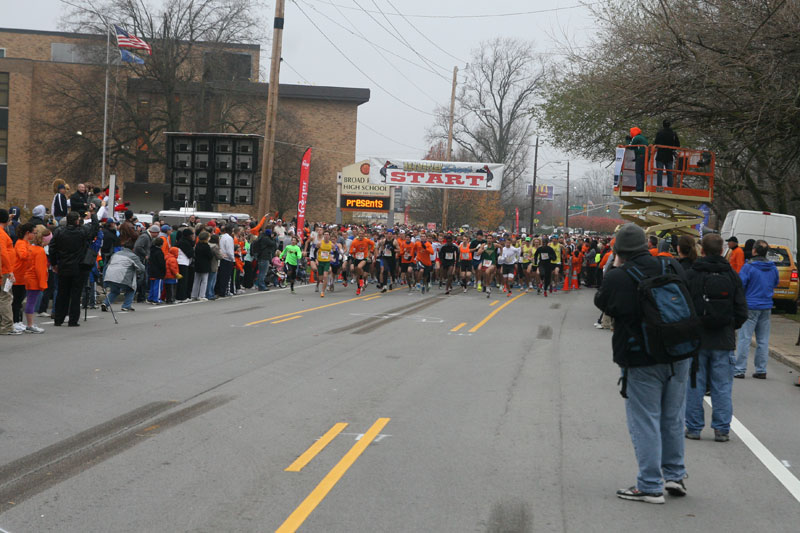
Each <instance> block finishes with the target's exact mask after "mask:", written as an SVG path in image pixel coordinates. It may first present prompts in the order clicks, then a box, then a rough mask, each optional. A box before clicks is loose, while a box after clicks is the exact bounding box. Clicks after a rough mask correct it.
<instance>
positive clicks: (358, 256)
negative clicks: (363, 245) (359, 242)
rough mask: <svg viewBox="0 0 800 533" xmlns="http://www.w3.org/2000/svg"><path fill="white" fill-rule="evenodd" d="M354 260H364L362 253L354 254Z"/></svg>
mask: <svg viewBox="0 0 800 533" xmlns="http://www.w3.org/2000/svg"><path fill="white" fill-rule="evenodd" d="M356 259H358V260H359V261H361V260H362V259H364V252H356Z"/></svg>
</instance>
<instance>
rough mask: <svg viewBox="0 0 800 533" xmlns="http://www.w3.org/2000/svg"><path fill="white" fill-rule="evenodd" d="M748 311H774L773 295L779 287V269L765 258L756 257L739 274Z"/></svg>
mask: <svg viewBox="0 0 800 533" xmlns="http://www.w3.org/2000/svg"><path fill="white" fill-rule="evenodd" d="M739 277H740V278H742V285H743V286H744V293H745V297H746V298H747V308H748V309H772V294H773V292H774V291H775V287H777V286H778V267H776V266H775V263H773V262H772V261H767V259H766V258H764V257H758V256H757V257H754V258H753V259H751V260H750V261H748V262H747V263H745V264H744V266H743V267H742V270H741V271H740V272H739Z"/></svg>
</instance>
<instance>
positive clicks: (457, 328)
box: [450, 322, 467, 331]
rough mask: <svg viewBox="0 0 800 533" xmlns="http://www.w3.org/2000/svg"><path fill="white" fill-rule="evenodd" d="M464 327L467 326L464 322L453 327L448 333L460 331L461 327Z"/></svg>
mask: <svg viewBox="0 0 800 533" xmlns="http://www.w3.org/2000/svg"><path fill="white" fill-rule="evenodd" d="M466 325H467V323H466V322H462V323H461V324H459V325H457V326H456V327H454V328H453V329H451V330H450V331H458V330H460V329H461V328H463V327H464V326H466Z"/></svg>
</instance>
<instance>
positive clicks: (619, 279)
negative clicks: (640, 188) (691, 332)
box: [594, 224, 691, 503]
mask: <svg viewBox="0 0 800 533" xmlns="http://www.w3.org/2000/svg"><path fill="white" fill-rule="evenodd" d="M614 253H615V255H616V258H615V260H614V266H616V267H618V268H613V269H611V270H610V271H609V272H608V274H606V276H605V278H604V279H603V284H602V285H601V286H600V290H599V291H598V292H597V294H595V297H594V303H595V305H596V306H597V307H598V308H600V310H601V311H603V313H605V314H606V315H608V316H610V317H612V318H613V319H614V335H613V337H612V347H613V351H614V362H615V363H617V364H618V365H619V366H620V367H622V368H623V369H626V370H625V372H626V374H627V398H626V400H625V412H626V415H627V419H628V430H629V432H630V436H631V440H632V441H633V448H634V451H635V453H636V460H637V462H638V463H639V475H638V477H637V479H636V485H635V486H633V487H630V488H628V489H621V490H618V491H617V496H618V497H619V498H622V499H624V500H634V501H643V502H647V503H664V501H665V500H664V494H663V489H666V491H667V492H668V493H669V494H670V495H672V496H684V495H685V494H686V486H685V485H684V482H683V479H684V477H686V466H685V463H684V437H683V428H684V416H685V414H684V409H685V405H686V385H687V382H688V380H689V368H690V364H691V359H683V360H680V361H675V362H673V363H671V364H663V363H659V361H658V360H656V359H655V358H654V357H652V356H651V355H650V354H648V353H647V352H646V351H645V350H644V349H643V346H642V342H641V337H642V317H641V316H640V312H639V305H638V301H639V298H638V296H637V293H638V284H637V282H636V281H635V280H634V279H633V277H632V276H631V275H629V274H628V272H627V271H626V270H627V269H628V268H630V267H636V268H638V269H639V271H641V272H642V273H643V274H644V276H646V277H650V276H655V275H658V274H660V273H661V271H662V261H663V262H666V267H667V268H668V269H670V270H671V271H672V272H674V273H675V274H677V275H678V276H679V277H680V278H682V279H684V280H685V274H684V272H683V268H682V267H681V266H680V264H678V262H677V261H675V260H674V259H671V258H666V257H653V256H652V255H650V254H649V253H648V251H647V240H646V239H645V234H644V231H643V230H642V228H640V227H638V226H636V225H635V224H625V225H624V226H622V228H620V230H619V231H618V232H617V236H616V241H615V243H614Z"/></svg>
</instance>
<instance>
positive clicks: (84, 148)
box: [37, 0, 263, 175]
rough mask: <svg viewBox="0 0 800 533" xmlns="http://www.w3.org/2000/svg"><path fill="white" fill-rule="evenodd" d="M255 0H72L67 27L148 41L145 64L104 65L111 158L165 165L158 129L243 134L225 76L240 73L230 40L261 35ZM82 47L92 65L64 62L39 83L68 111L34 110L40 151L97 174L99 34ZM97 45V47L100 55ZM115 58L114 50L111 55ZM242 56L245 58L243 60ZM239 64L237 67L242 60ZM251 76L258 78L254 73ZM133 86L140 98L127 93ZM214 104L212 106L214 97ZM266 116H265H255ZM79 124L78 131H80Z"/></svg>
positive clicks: (71, 170)
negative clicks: (157, 0)
mask: <svg viewBox="0 0 800 533" xmlns="http://www.w3.org/2000/svg"><path fill="white" fill-rule="evenodd" d="M258 5H259V0H166V1H165V2H164V3H163V5H162V6H161V7H160V9H151V8H150V7H149V6H148V5H147V4H145V3H144V1H143V0H74V1H72V2H70V3H69V6H70V8H69V9H68V11H67V13H66V15H65V16H64V17H63V20H62V24H63V25H64V26H65V29H68V30H71V31H74V32H80V33H88V34H96V35H98V36H105V34H106V32H107V31H109V26H110V25H111V24H117V25H120V26H122V27H123V28H125V29H126V30H127V31H128V32H130V33H132V34H135V35H137V36H138V37H140V38H142V39H144V40H145V41H146V42H148V43H149V44H150V45H151V46H152V49H153V53H152V55H143V58H144V59H145V61H144V63H143V64H123V65H120V64H119V61H118V59H116V60H115V62H114V64H113V65H112V66H111V67H110V68H111V69H112V70H111V73H112V89H111V93H110V95H109V98H110V102H109V117H110V123H111V126H112V128H111V130H110V135H109V139H108V150H109V164H110V166H111V167H112V168H113V167H114V166H115V165H118V164H126V165H134V164H135V163H136V161H137V159H138V160H139V161H140V162H144V163H146V164H150V163H164V157H165V146H164V138H163V135H162V133H163V132H165V131H181V130H192V129H200V130H204V131H208V130H210V129H211V130H216V131H236V132H238V131H247V130H248V129H249V126H250V125H251V124H253V123H255V122H256V121H255V120H254V118H253V117H255V116H256V114H255V113H252V112H243V111H242V108H243V107H246V106H247V105H250V104H249V103H248V102H250V101H252V100H253V98H252V94H250V95H248V94H245V93H242V92H237V90H236V89H235V88H234V87H233V86H231V85H228V86H226V85H225V83H224V82H225V81H226V80H228V81H230V80H233V79H241V78H237V76H238V75H241V76H244V75H245V74H237V73H240V72H245V73H246V72H247V71H249V66H248V67H247V69H244V70H242V68H240V69H239V70H237V69H236V68H235V67H236V66H237V65H236V64H235V62H234V61H231V59H232V58H231V56H232V55H233V54H227V53H226V51H225V48H226V47H227V46H229V45H231V44H233V43H237V44H238V43H256V42H260V41H261V40H263V34H262V33H261V29H260V28H261V27H263V26H262V25H261V21H260V20H259V19H258V17H257V16H256V15H255V13H257V10H256V7H257V6H258ZM97 44H98V45H99V46H91V47H87V50H86V51H84V52H83V53H84V54H86V57H85V58H84V60H85V62H88V63H93V64H95V65H97V68H92V67H88V66H86V65H81V66H75V65H64V66H63V68H61V69H59V71H58V73H57V74H56V75H55V76H54V77H53V78H52V79H49V80H46V81H45V82H44V86H43V90H44V92H45V94H47V96H48V99H49V100H50V101H51V102H52V103H53V105H54V106H56V107H60V108H63V109H69V110H70V112H69V113H60V114H54V115H44V116H39V117H37V121H38V122H39V124H38V125H37V126H38V127H37V129H38V130H39V131H40V132H41V133H40V138H39V142H40V146H41V149H42V150H43V151H44V152H45V153H48V154H49V155H53V154H57V153H61V155H63V157H58V158H54V159H55V160H57V161H58V165H60V166H59V167H58V168H56V169H54V171H55V173H57V174H61V175H69V174H73V175H74V174H78V175H80V174H82V173H95V172H97V170H98V169H99V166H100V161H99V160H100V153H101V150H102V123H103V95H104V70H103V68H101V67H102V66H104V64H105V47H104V46H102V45H104V44H105V40H104V39H101V38H98V43H97ZM98 50H99V52H98ZM115 55H116V54H115ZM240 59H241V58H240ZM239 67H243V65H241V64H240V65H239ZM250 76H257V73H251V74H250ZM132 84H133V85H136V84H138V85H137V87H138V88H139V93H138V97H135V95H134V94H130V93H129V88H130V87H131V86H132ZM211 101H214V103H215V105H211V104H210V102H211ZM261 114H263V113H261ZM76 131H81V135H80V138H76V133H75V132H76Z"/></svg>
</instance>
